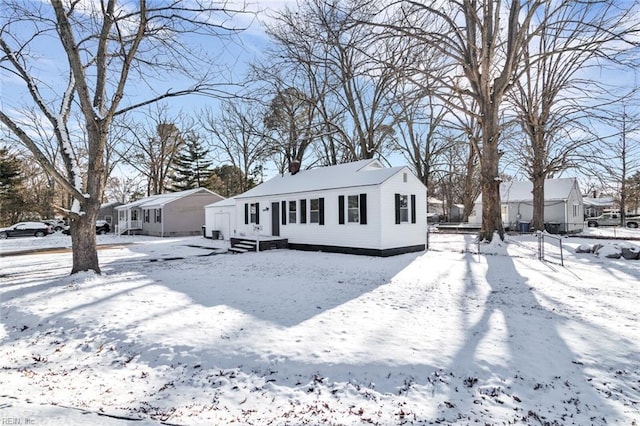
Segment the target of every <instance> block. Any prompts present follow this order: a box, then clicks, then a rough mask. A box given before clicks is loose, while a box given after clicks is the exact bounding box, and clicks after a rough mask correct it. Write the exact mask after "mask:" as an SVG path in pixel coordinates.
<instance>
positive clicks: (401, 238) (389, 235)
mask: <svg viewBox="0 0 640 426" xmlns="http://www.w3.org/2000/svg"><path fill="white" fill-rule="evenodd" d="M404 173H406V176H407V181H406V182H405V181H404ZM380 194H381V203H380V208H381V213H380V218H381V219H380V225H379V226H380V228H381V230H382V242H381V248H383V249H387V248H395V247H403V246H413V245H419V244H425V243H426V236H427V192H426V188H425V187H424V185H423V184H422V183H421V182H420V181H419V180H418V178H416V177H415V176H414V175H413V173H411V172H410V171H409V169H405V170H404V171H402V172H400V173H397V174H396V175H394V176H393V177H392V178H391V179H389V180H387V181H386V182H384V183H383V184H382V186H381V191H380ZM395 194H401V195H407V196H408V197H409V221H408V222H402V223H400V224H396V213H395ZM411 195H415V203H416V205H415V209H416V223H411Z"/></svg>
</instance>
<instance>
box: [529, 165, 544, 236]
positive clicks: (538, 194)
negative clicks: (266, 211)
mask: <svg viewBox="0 0 640 426" xmlns="http://www.w3.org/2000/svg"><path fill="white" fill-rule="evenodd" d="M531 182H532V183H533V218H532V220H531V224H532V225H533V229H535V230H537V231H544V173H534V175H533V176H532V179H531Z"/></svg>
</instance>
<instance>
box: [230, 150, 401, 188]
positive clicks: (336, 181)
mask: <svg viewBox="0 0 640 426" xmlns="http://www.w3.org/2000/svg"><path fill="white" fill-rule="evenodd" d="M404 168H405V167H384V166H383V165H382V164H381V163H380V161H378V160H371V159H369V160H360V161H354V162H351V163H344V164H339V165H337V166H327V167H319V168H316V169H309V170H301V171H299V172H298V173H296V174H295V175H291V174H290V173H285V174H283V175H277V176H275V177H273V178H271V179H269V180H268V181H266V182H264V183H261V184H260V185H258V186H256V187H255V188H253V189H250V190H249V191H247V192H245V193H243V194H240V195H237V196H236V198H249V197H261V196H265V195H281V194H293V193H299V192H309V191H322V190H326V189H336V188H348V187H354V186H370V185H378V184H380V183H382V182H384V181H386V180H387V179H389V178H390V177H391V176H393V175H395V174H396V173H398V172H399V171H400V170H402V169H404Z"/></svg>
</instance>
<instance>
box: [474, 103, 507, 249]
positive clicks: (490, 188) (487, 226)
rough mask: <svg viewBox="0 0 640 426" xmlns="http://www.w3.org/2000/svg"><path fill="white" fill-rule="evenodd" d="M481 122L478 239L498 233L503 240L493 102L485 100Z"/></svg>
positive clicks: (490, 238) (496, 128) (484, 238)
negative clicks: (480, 224) (479, 225)
mask: <svg viewBox="0 0 640 426" xmlns="http://www.w3.org/2000/svg"><path fill="white" fill-rule="evenodd" d="M487 103H488V104H489V105H487V106H485V108H483V109H484V114H483V122H482V129H483V132H482V164H481V167H480V181H481V183H482V228H481V229H480V235H479V237H480V240H484V241H491V240H492V239H493V235H494V233H496V232H497V233H498V235H499V236H500V239H501V240H504V227H503V225H502V205H501V203H500V174H499V167H498V165H499V161H500V153H499V151H498V140H499V133H500V132H499V123H498V111H497V110H498V108H497V107H495V108H493V105H494V104H493V102H491V101H489V102H487Z"/></svg>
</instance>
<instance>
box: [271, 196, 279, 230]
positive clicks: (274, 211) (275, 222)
mask: <svg viewBox="0 0 640 426" xmlns="http://www.w3.org/2000/svg"><path fill="white" fill-rule="evenodd" d="M271 235H273V236H274V237H279V236H280V203H271Z"/></svg>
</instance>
